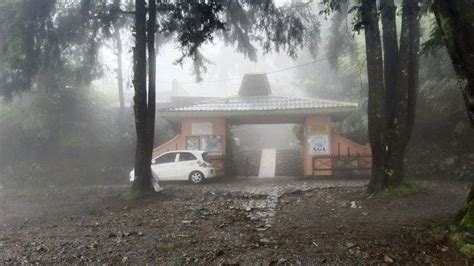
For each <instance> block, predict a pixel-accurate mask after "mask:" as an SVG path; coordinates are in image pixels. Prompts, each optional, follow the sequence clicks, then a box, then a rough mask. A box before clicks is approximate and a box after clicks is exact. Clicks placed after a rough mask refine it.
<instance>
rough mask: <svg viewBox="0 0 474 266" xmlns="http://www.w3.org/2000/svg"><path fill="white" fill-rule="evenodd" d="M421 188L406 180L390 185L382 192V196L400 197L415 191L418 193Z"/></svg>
mask: <svg viewBox="0 0 474 266" xmlns="http://www.w3.org/2000/svg"><path fill="white" fill-rule="evenodd" d="M419 191H420V188H419V187H418V186H417V185H416V184H414V183H411V182H407V181H404V182H402V183H401V184H398V185H393V186H389V187H388V188H387V189H386V190H384V191H383V192H381V193H380V196H381V197H400V196H405V195H409V194H413V193H418V192H419Z"/></svg>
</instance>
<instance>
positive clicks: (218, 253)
mask: <svg viewBox="0 0 474 266" xmlns="http://www.w3.org/2000/svg"><path fill="white" fill-rule="evenodd" d="M222 255H224V250H218V251H217V252H216V257H219V256H222Z"/></svg>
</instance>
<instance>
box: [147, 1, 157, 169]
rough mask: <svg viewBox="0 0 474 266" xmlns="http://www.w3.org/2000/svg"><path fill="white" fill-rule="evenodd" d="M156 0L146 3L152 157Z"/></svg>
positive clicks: (154, 100)
mask: <svg viewBox="0 0 474 266" xmlns="http://www.w3.org/2000/svg"><path fill="white" fill-rule="evenodd" d="M155 28H156V0H150V1H149V4H148V23H147V44H148V113H147V114H148V116H147V156H148V157H149V158H150V161H151V159H152V154H153V146H154V136H155V112H156V108H155V104H156V95H155V94H156V93H155V91H156V56H155Z"/></svg>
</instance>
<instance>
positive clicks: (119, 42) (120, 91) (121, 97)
mask: <svg viewBox="0 0 474 266" xmlns="http://www.w3.org/2000/svg"><path fill="white" fill-rule="evenodd" d="M115 43H116V45H117V88H118V96H119V104H120V106H119V108H120V109H119V117H118V120H119V121H118V123H119V129H120V135H121V136H123V135H124V130H125V129H124V124H123V123H124V114H125V99H124V95H123V64H122V53H123V51H122V50H123V48H122V38H121V36H120V30H119V29H118V28H117V29H116V32H115Z"/></svg>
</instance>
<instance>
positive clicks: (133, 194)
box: [122, 185, 155, 201]
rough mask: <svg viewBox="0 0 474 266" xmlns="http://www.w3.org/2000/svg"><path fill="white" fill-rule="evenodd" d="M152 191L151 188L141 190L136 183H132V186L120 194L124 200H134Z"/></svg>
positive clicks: (146, 195)
mask: <svg viewBox="0 0 474 266" xmlns="http://www.w3.org/2000/svg"><path fill="white" fill-rule="evenodd" d="M154 193H155V191H154V190H153V189H152V188H150V189H149V190H146V191H142V190H140V189H139V188H138V187H137V186H136V185H132V187H131V188H130V189H129V190H128V191H127V192H125V193H123V194H122V196H123V197H124V198H125V199H126V200H129V201H136V200H139V199H143V198H145V197H148V196H151V195H153V194H154Z"/></svg>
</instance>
